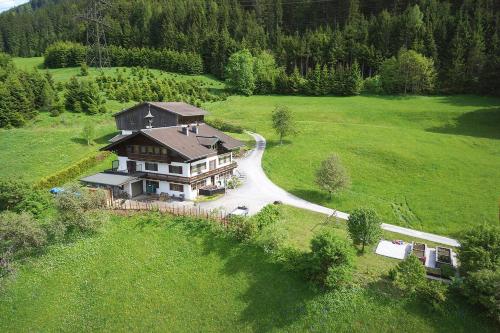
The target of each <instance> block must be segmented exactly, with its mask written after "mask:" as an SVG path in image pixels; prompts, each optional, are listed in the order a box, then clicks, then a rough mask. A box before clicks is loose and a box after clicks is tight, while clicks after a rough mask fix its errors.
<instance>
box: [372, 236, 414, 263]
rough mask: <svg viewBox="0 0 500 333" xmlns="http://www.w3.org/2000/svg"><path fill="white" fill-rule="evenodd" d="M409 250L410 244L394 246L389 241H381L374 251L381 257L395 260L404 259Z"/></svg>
mask: <svg viewBox="0 0 500 333" xmlns="http://www.w3.org/2000/svg"><path fill="white" fill-rule="evenodd" d="M410 250H411V244H409V243H404V242H403V244H401V245H400V244H394V243H393V242H391V241H386V240H381V241H380V243H378V246H377V249H376V250H375V253H376V254H380V255H381V256H385V257H389V258H395V259H401V260H402V259H404V258H405V257H406V254H407V253H409V252H410Z"/></svg>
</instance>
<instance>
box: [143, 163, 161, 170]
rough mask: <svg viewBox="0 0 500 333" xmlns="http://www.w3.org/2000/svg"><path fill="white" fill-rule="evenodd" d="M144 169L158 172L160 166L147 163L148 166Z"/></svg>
mask: <svg viewBox="0 0 500 333" xmlns="http://www.w3.org/2000/svg"><path fill="white" fill-rule="evenodd" d="M144 168H145V169H146V170H148V171H158V164H157V163H148V162H146V165H145V166H144Z"/></svg>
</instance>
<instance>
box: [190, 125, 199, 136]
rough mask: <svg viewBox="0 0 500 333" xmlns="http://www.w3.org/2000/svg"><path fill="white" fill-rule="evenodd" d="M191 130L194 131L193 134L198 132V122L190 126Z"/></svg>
mask: <svg viewBox="0 0 500 333" xmlns="http://www.w3.org/2000/svg"><path fill="white" fill-rule="evenodd" d="M191 131H192V132H193V133H194V134H198V124H194V125H192V126H191Z"/></svg>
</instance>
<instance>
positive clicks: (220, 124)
mask: <svg viewBox="0 0 500 333" xmlns="http://www.w3.org/2000/svg"><path fill="white" fill-rule="evenodd" d="M205 123H206V124H207V125H210V126H212V127H214V128H217V129H218V130H221V131H223V132H231V133H243V127H241V126H239V125H233V124H231V123H228V122H226V121H224V120H221V119H211V120H210V119H209V120H207V119H205Z"/></svg>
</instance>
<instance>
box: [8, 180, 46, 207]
mask: <svg viewBox="0 0 500 333" xmlns="http://www.w3.org/2000/svg"><path fill="white" fill-rule="evenodd" d="M48 202H49V198H48V195H47V194H45V193H44V192H42V191H40V190H37V189H35V188H33V186H32V185H30V184H28V183H26V182H23V181H20V180H1V181H0V211H2V210H12V211H15V212H23V211H26V212H29V213H31V214H33V215H35V216H38V215H40V214H41V213H42V212H43V211H44V210H45V209H46V207H47V205H48Z"/></svg>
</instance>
